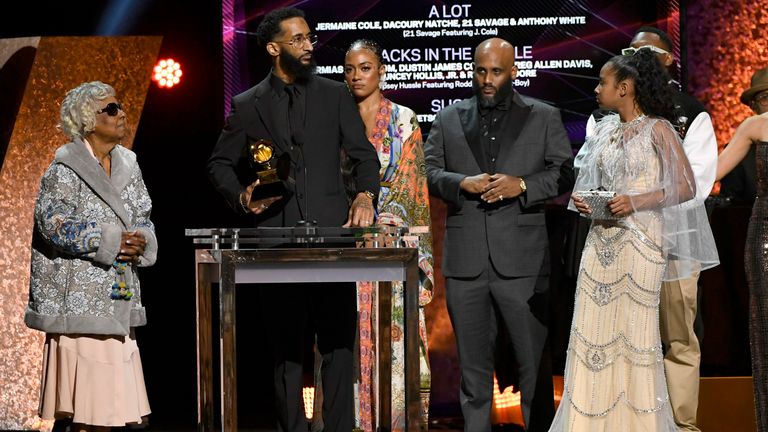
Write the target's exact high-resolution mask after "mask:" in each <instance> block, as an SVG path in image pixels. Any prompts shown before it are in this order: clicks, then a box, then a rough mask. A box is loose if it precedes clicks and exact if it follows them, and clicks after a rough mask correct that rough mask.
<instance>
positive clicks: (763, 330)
mask: <svg viewBox="0 0 768 432" xmlns="http://www.w3.org/2000/svg"><path fill="white" fill-rule="evenodd" d="M755 145H756V149H755V150H756V152H755V155H756V158H757V198H755V204H754V206H753V207H752V217H751V218H750V220H749V230H748V231H747V245H746V250H745V258H746V259H745V267H746V273H747V279H748V281H749V340H750V349H751V352H752V381H753V384H754V389H755V419H756V420H757V430H758V431H760V432H768V279H766V276H767V275H768V224H767V223H766V219H767V218H768V142H765V141H758V142H757V143H756V144H755Z"/></svg>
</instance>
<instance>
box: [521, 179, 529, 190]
mask: <svg viewBox="0 0 768 432" xmlns="http://www.w3.org/2000/svg"><path fill="white" fill-rule="evenodd" d="M527 189H528V188H527V187H526V186H525V180H523V178H522V177H520V190H521V191H522V192H525V191H526V190H527Z"/></svg>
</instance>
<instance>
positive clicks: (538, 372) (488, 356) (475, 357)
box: [446, 260, 554, 432]
mask: <svg viewBox="0 0 768 432" xmlns="http://www.w3.org/2000/svg"><path fill="white" fill-rule="evenodd" d="M548 283H549V281H548V277H546V276H544V277H542V276H532V277H520V278H507V277H504V276H501V275H500V274H499V273H498V272H497V271H496V270H495V269H494V268H493V265H492V264H491V263H490V260H489V263H488V266H487V268H486V269H485V270H484V271H483V273H482V274H480V275H479V276H478V277H476V278H466V279H465V278H446V301H447V304H448V314H449V315H450V318H451V323H452V324H453V329H454V332H455V334H456V345H457V348H458V354H459V369H460V370H461V388H460V391H459V402H460V403H461V410H462V413H463V415H464V430H465V431H468V432H483V431H488V432H490V430H491V408H492V404H493V371H494V343H495V339H496V333H497V332H496V329H497V327H496V326H497V321H498V325H501V324H502V322H503V324H504V325H505V328H506V330H507V332H508V334H509V337H510V340H511V343H512V346H513V349H514V355H515V359H516V362H517V365H518V377H519V385H520V395H521V399H522V400H521V405H522V411H523V420H524V421H525V425H526V430H528V431H547V430H548V429H549V426H550V424H551V423H552V419H553V417H554V398H553V389H552V374H551V365H550V362H551V360H550V358H549V356H544V355H543V353H544V351H545V350H544V348H545V346H546V344H547V333H548V331H547V324H546V316H548V308H549V302H548V301H547V300H546V299H547V298H548V288H549V287H548ZM498 315H500V316H498ZM499 318H501V319H499ZM547 351H548V350H547Z"/></svg>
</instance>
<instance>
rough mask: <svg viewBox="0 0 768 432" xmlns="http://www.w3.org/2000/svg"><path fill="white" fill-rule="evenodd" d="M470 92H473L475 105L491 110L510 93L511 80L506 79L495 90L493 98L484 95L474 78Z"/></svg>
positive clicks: (481, 87)
mask: <svg viewBox="0 0 768 432" xmlns="http://www.w3.org/2000/svg"><path fill="white" fill-rule="evenodd" d="M472 90H473V91H474V92H475V96H477V103H478V104H479V105H480V107H481V108H493V107H495V106H496V105H498V104H499V102H501V101H503V100H504V99H506V98H507V97H508V96H509V95H510V94H511V93H512V78H507V79H505V80H504V81H502V82H501V84H499V86H498V87H497V88H496V93H494V94H493V96H486V95H484V94H483V86H482V85H480V83H479V82H477V79H474V78H473V79H472Z"/></svg>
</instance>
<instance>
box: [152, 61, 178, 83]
mask: <svg viewBox="0 0 768 432" xmlns="http://www.w3.org/2000/svg"><path fill="white" fill-rule="evenodd" d="M181 75H182V71H181V64H180V63H179V62H177V61H175V60H173V59H170V58H169V59H163V60H160V61H159V62H157V65H156V66H155V67H154V69H153V70H152V81H154V82H156V83H157V86H158V87H160V88H171V87H173V86H175V85H177V84H178V83H179V82H181Z"/></svg>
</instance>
